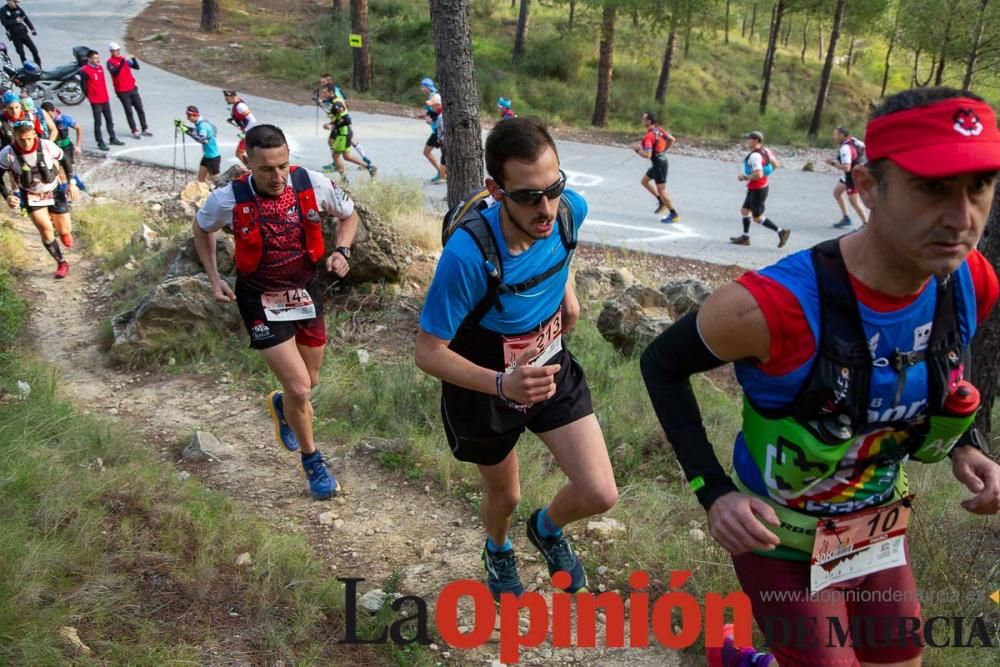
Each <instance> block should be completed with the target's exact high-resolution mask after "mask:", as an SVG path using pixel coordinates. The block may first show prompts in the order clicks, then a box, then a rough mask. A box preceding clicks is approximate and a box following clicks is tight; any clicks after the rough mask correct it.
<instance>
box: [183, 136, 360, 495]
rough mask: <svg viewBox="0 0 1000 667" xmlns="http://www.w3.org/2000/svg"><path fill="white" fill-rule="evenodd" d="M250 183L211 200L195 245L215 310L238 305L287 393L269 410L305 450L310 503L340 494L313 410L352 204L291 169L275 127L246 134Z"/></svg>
mask: <svg viewBox="0 0 1000 667" xmlns="http://www.w3.org/2000/svg"><path fill="white" fill-rule="evenodd" d="M246 149H247V161H248V163H249V167H250V173H248V174H246V175H244V176H242V177H240V178H238V179H236V180H234V181H233V182H232V183H230V184H229V185H227V186H225V187H223V188H219V189H217V190H215V191H213V192H212V194H211V195H209V197H208V200H207V201H206V202H205V205H204V206H203V207H202V208H201V210H199V211H198V215H197V217H196V219H195V222H194V243H195V248H196V249H197V251H198V257H199V259H201V263H202V266H204V267H205V273H206V274H207V275H208V280H209V283H210V284H211V285H212V293H213V295H214V296H215V299H216V301H219V302H222V303H230V302H232V301H235V302H236V305H237V307H238V308H239V311H240V316H241V317H242V319H243V324H244V325H245V326H246V329H247V333H249V334H250V347H251V348H253V349H256V350H259V351H260V353H261V355H262V356H263V357H264V361H265V362H267V365H268V367H269V368H270V369H271V372H273V373H274V375H275V376H276V377H277V378H278V381H279V382H280V383H281V386H282V389H281V390H280V391H274V392H272V393H271V395H270V397H269V401H268V409H269V410H270V412H271V418H272V420H273V421H274V432H275V437H276V438H277V440H278V442H279V443H280V444H282V445H284V447H285V448H286V449H288V450H289V451H296V450H299V451H300V452H301V454H302V466H303V468H304V469H305V471H306V476H307V477H308V479H309V490H310V492H311V493H312V495H313V497H315V498H317V499H319V500H324V499H327V498H330V497H332V496H334V495H336V493H337V491H338V490H339V488H340V485H339V484H338V483H337V480H336V479H335V478H334V477H333V475H331V474H330V470H329V467H328V466H327V463H326V460H325V459H324V458H323V456H322V454H320V452H319V450H318V449H317V448H316V445H315V443H314V441H313V427H312V423H313V411H312V405H311V404H310V402H309V396H310V393H311V391H312V389H313V388H314V387H315V386H316V385H317V383H318V382H319V369H320V366H322V364H323V351H324V346H325V345H326V323H325V321H324V319H323V296H322V293H321V292H320V289H319V285H318V283H317V278H316V267H317V265H319V264H321V263H322V264H325V265H326V269H327V271H330V272H332V273H333V274H335V275H336V276H344V275H346V274H347V272H348V271H349V270H350V267H349V265H348V260H349V259H350V257H351V250H350V245H351V242H352V241H353V240H354V233H355V231H356V230H357V226H358V216H357V213H355V211H354V202H353V201H351V199H350V198H349V197H348V196H347V195H346V194H345V193H344V191H343V190H341V189H340V188H338V187H337V186H336V185H335V184H334V183H332V182H331V181H330V179H329V178H327V177H326V176H324V175H323V174H320V173H318V172H315V171H310V170H308V169H304V168H302V167H294V166H291V165H290V164H289V161H288V159H289V152H288V142H287V141H286V140H285V135H284V134H283V133H282V132H281V130H280V129H278V128H277V127H275V126H274V125H256V126H254V127H253V128H252V129H250V130H249V131H248V132H247V134H246ZM323 213H325V214H327V215H330V216H332V217H334V218H336V219H337V220H338V221H339V222H338V224H337V234H336V247H335V249H334V250H333V252H332V253H330V254H329V255H327V254H326V252H325V248H324V244H323V231H322V227H321V224H322V214H323ZM223 227H231V228H232V230H233V240H234V241H235V244H236V251H235V259H236V284H235V287H234V288H230V286H229V284H228V283H227V282H226V281H225V280H224V279H223V278H222V277H221V276H220V275H219V271H218V268H217V265H216V254H215V233H216V232H217V231H218V230H220V229H222V228H223Z"/></svg>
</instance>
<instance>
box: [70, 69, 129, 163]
mask: <svg viewBox="0 0 1000 667" xmlns="http://www.w3.org/2000/svg"><path fill="white" fill-rule="evenodd" d="M80 72H81V73H82V74H83V82H84V87H85V88H86V90H87V100H88V101H89V102H90V109H91V111H93V112H94V138H95V139H96V140H97V147H98V148H99V149H101V150H102V151H106V150H108V145H107V144H106V143H104V135H103V134H102V133H101V116H104V120H105V122H107V124H108V137H109V138H110V140H111V141H110V143H111V144H113V145H115V146H124V145H125V143H124V142H122V141H119V140H118V137H116V136H115V122H114V121H113V120H111V106H110V105H109V104H108V84H107V82H106V81H105V80H104V68H103V67H101V54H100V53H98V52H97V51H94V50H93V49H91V50H90V51H87V63H86V64H85V65H84V66H83V67H82V68H81V69H80Z"/></svg>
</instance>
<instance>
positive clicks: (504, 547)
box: [486, 537, 514, 554]
mask: <svg viewBox="0 0 1000 667" xmlns="http://www.w3.org/2000/svg"><path fill="white" fill-rule="evenodd" d="M486 548H487V549H488V550H489V552H490V553H491V554H495V553H500V552H501V551H510V550H511V549H513V548H514V545H513V544H511V543H510V538H509V537H508V538H507V540H506V541H505V542H504V543H503V544H501V545H500V546H497V545H496V542H494V541H493V538H492V537H487V538H486Z"/></svg>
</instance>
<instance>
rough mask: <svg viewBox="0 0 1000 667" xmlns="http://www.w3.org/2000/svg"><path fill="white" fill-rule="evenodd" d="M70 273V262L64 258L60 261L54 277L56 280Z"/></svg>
mask: <svg viewBox="0 0 1000 667" xmlns="http://www.w3.org/2000/svg"><path fill="white" fill-rule="evenodd" d="M68 275H69V262H67V261H65V260H63V261H61V262H59V265H58V266H57V267H56V273H55V275H54V276H53V278H55V279H56V280H61V279H62V278H65V277H66V276H68Z"/></svg>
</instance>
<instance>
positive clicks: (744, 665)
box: [705, 623, 774, 667]
mask: <svg viewBox="0 0 1000 667" xmlns="http://www.w3.org/2000/svg"><path fill="white" fill-rule="evenodd" d="M734 634H735V633H734V631H733V624H732V623H726V624H725V625H724V626H722V637H723V639H722V646H706V647H705V661H706V663H707V664H708V667H770V666H771V665H773V664H774V656H773V655H771V654H770V653H763V652H758V651H755V650H754V649H753V648H752V647H750V648H737V647H736V645H735V643H734V640H733V636H734Z"/></svg>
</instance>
